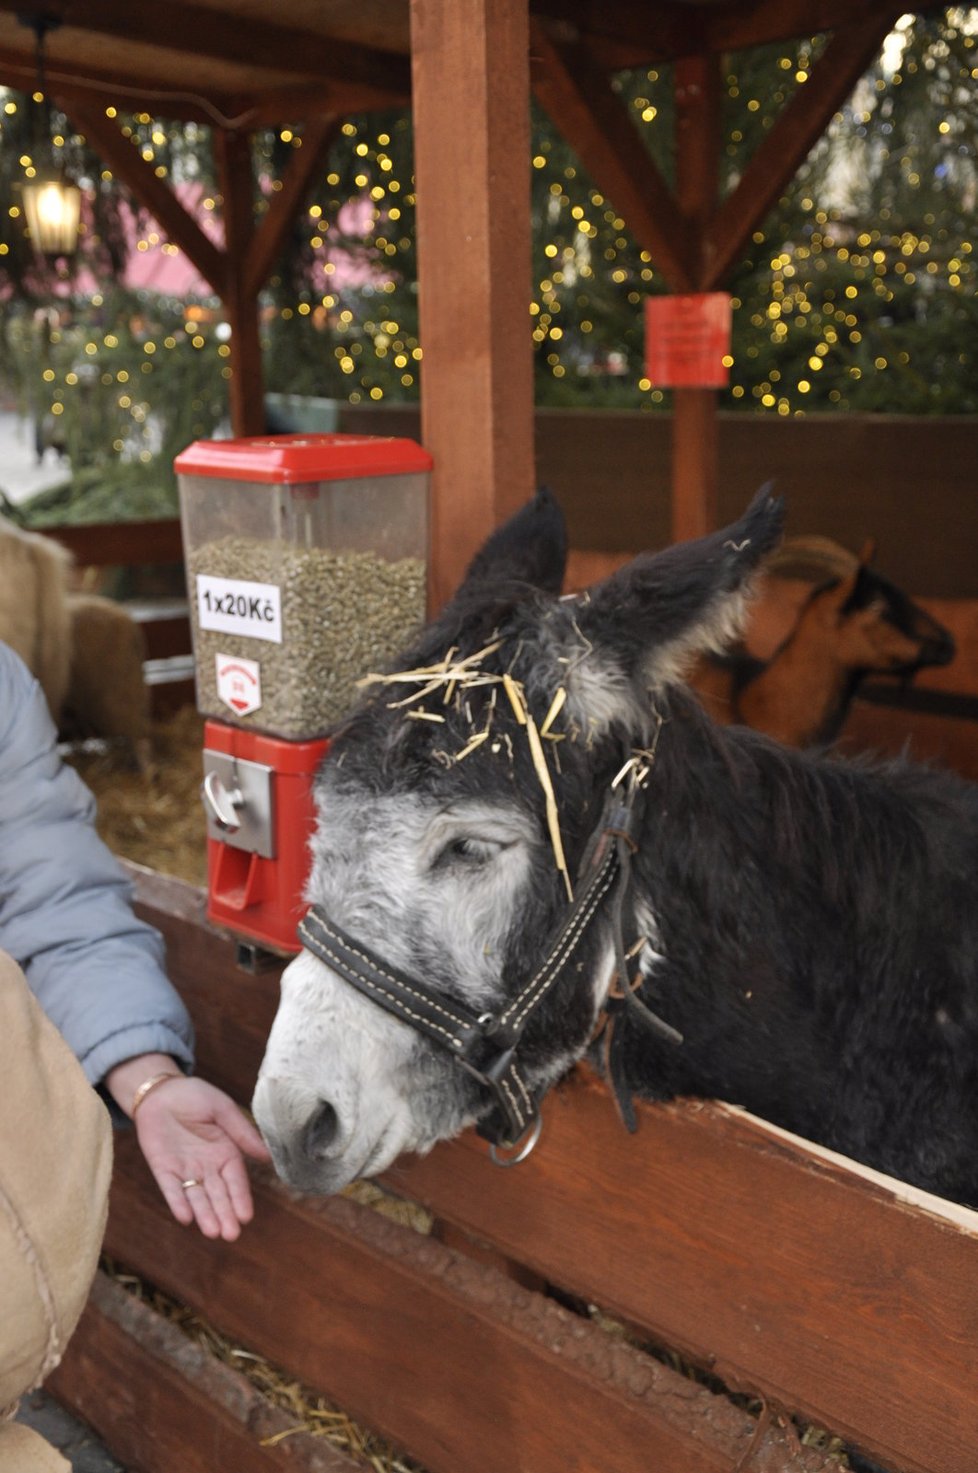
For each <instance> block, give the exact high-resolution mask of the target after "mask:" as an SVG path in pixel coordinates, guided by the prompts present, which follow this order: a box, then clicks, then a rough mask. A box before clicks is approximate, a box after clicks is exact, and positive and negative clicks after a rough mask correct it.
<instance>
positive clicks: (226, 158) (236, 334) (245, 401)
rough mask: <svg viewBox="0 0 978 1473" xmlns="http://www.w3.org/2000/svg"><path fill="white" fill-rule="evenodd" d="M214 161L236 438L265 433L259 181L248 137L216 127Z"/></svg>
mask: <svg viewBox="0 0 978 1473" xmlns="http://www.w3.org/2000/svg"><path fill="white" fill-rule="evenodd" d="M213 144H214V162H215V165H216V167H217V177H218V180H219V182H220V188H221V193H222V195H223V196H224V235H225V250H224V262H225V277H224V290H223V291H222V293H221V295H222V298H223V301H224V310H225V312H226V314H227V319H228V325H229V326H230V328H231V342H230V346H231V359H230V367H231V377H230V379H229V380H228V404H229V408H230V411H231V428H232V430H233V432H234V434H235V435H236V436H242V435H260V434H262V432H263V431H264V429H265V398H264V391H263V388H262V368H261V338H260V336H259V329H258V292H257V288H254V287H252V286H250V285H249V283H248V281H247V280H246V270H247V262H248V258H249V255H250V252H251V246H252V240H253V238H254V230H255V205H254V192H255V180H254V171H253V168H252V159H251V135H250V133H232V132H230V131H229V130H228V129H226V128H215V130H214V134H213Z"/></svg>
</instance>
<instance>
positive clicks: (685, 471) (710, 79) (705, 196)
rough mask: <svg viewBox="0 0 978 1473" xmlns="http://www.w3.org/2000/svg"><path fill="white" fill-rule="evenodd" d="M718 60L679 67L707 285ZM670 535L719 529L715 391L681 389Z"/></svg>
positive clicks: (690, 200) (686, 169) (676, 404)
mask: <svg viewBox="0 0 978 1473" xmlns="http://www.w3.org/2000/svg"><path fill="white" fill-rule="evenodd" d="M718 67H719V62H718V60H717V58H716V57H713V56H705V55H704V56H691V57H684V58H683V59H681V60H680V61H677V62H676V66H675V92H676V193H677V196H678V199H679V205H680V208H681V210H682V212H683V214H684V215H685V217H686V220H687V223H688V227H689V232H688V236H687V240H688V242H689V253H690V263H691V268H692V270H691V274H692V276H693V279H694V281H695V282H696V283H697V289H698V288H699V283H700V282H701V281H702V273H703V264H704V263H703V242H704V239H705V233H706V229H707V227H708V225H709V222H710V220H711V218H712V216H713V212H714V210H715V209H716V199H717V162H718V151H719V147H720V127H719V124H720V77H719V71H718ZM672 436H673V438H672V536H673V540H674V541H675V542H683V541H686V540H687V539H688V538H691V537H701V536H703V534H704V533H705V532H709V531H710V530H711V529H712V528H713V527H715V526H716V523H717V482H718V479H719V472H720V468H719V456H718V444H717V393H716V390H715V389H676V390H674V393H673V429H672Z"/></svg>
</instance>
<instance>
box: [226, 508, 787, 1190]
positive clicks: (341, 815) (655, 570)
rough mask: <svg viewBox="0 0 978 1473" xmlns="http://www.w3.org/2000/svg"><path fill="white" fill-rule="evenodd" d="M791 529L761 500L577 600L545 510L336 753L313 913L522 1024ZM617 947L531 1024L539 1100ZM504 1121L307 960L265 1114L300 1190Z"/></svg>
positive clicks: (367, 709)
mask: <svg viewBox="0 0 978 1473" xmlns="http://www.w3.org/2000/svg"><path fill="white" fill-rule="evenodd" d="M780 524H781V512H780V505H779V503H777V502H775V501H774V500H772V498H771V497H770V496H769V495H768V494H767V492H766V491H765V492H762V493H760V494H759V495H758V497H757V498H756V499H755V501H754V503H753V504H752V506H751V507H750V509H749V510H748V511H747V513H746V514H745V515H744V516H743V517H742V519H741V520H740V521H739V522H738V523H736V524H735V525H734V526H732V527H730V528H728V529H726V530H724V531H721V532H718V533H716V534H714V535H711V536H709V537H706V538H703V539H701V540H699V541H697V542H691V543H686V544H681V545H677V546H675V547H670V548H668V549H666V550H665V551H664V552H662V553H660V554H658V555H654V556H653V555H643V556H642V557H640V558H637V559H636V560H635V561H634V562H633V563H631V564H629V565H628V566H627V567H626V568H623V569H622V570H620V571H619V572H618V573H616V574H615V575H613V576H612V577H611V578H609V579H608V580H607V581H606V582H605V583H602V584H600V585H598V587H597V588H595V589H592V590H591V591H590V592H589V593H587V594H584V595H581V596H579V597H577V598H567V599H561V598H559V597H558V596H557V595H556V592H555V590H556V589H557V588H558V587H559V583H560V572H561V570H562V564H563V548H564V531H563V525H562V519H561V518H560V515H559V511H558V509H557V507H556V503H555V502H554V501H553V499H552V498H551V497H549V495H548V494H547V493H541V494H540V495H538V497H537V498H536V499H535V500H534V501H533V502H532V503H530V504H529V506H528V507H526V508H524V510H523V511H522V512H521V513H519V514H517V516H516V517H515V518H513V519H512V520H511V521H510V522H509V523H508V524H507V525H506V526H505V527H503V528H501V529H499V531H497V532H496V533H495V534H494V535H493V536H492V537H491V538H490V539H489V541H488V542H487V544H486V545H485V547H483V549H482V550H481V552H480V553H479V554H478V555H477V557H476V558H475V560H474V561H473V563H472V565H471V566H470V569H469V572H468V574H467V576H466V578H465V580H464V582H463V584H462V586H461V588H460V589H459V591H458V592H457V594H456V595H455V597H454V598H453V599H452V601H451V603H450V604H449V605H448V606H447V607H446V608H445V610H444V611H443V612H442V614H441V615H440V617H439V618H438V619H437V620H436V621H435V622H434V623H433V624H431V625H429V626H428V628H427V629H425V630H424V631H423V632H422V633H421V635H420V637H419V639H418V641H417V642H416V643H415V644H414V646H413V647H412V648H410V649H409V650H408V651H407V652H406V653H405V654H404V655H403V657H402V658H401V659H400V661H399V662H398V666H397V669H396V670H395V671H393V672H391V673H388V674H386V675H383V676H374V677H371V678H370V679H369V680H368V681H367V682H366V683H365V686H364V688H365V695H364V698H363V700H362V702H361V704H360V705H359V706H358V707H357V708H356V709H355V710H354V711H353V712H352V713H351V715H350V717H349V719H348V720H347V722H346V723H345V725H344V726H343V727H342V728H341V729H340V730H339V731H337V732H336V733H335V734H334V736H333V739H332V742H331V745H330V749H329V752H328V755H327V757H326V760H325V762H324V764H323V767H322V769H321V771H320V773H319V775H318V778H317V784H316V801H317V808H318V826H317V829H316V832H315V834H314V836H313V839H312V843H311V849H312V868H311V874H310V878H309V882H308V887H307V899H308V900H309V902H310V903H311V905H312V906H313V907H314V908H315V911H314V914H321V915H323V916H325V917H328V918H329V920H330V922H331V923H333V924H334V925H335V926H337V927H339V928H342V931H343V932H344V933H345V934H346V936H347V937H348V938H350V944H351V946H352V947H353V948H354V949H357V948H362V951H363V954H364V956H366V957H369V959H370V961H371V963H378V964H379V966H380V968H381V970H384V969H388V970H392V971H394V972H396V973H397V974H399V975H401V976H403V977H406V978H408V979H409V984H408V985H409V987H410V986H411V985H413V984H411V982H410V979H416V981H417V983H420V984H421V985H422V987H423V989H424V990H425V992H426V993H427V995H428V997H434V998H435V1000H436V1004H437V1000H438V999H441V1000H443V1001H444V1003H445V1004H446V1006H448V1005H451V1006H461V1007H464V1008H465V1009H467V1010H469V1011H470V1012H471V1013H472V1014H473V1015H475V1016H476V1017H478V1016H479V1015H484V1014H490V1013H492V1012H493V1011H494V1010H496V1011H497V1012H498V1010H499V1009H500V1008H502V1007H505V1004H506V1000H507V999H508V998H512V997H513V996H514V994H517V993H518V992H519V990H520V989H521V988H522V987H523V985H524V984H525V982H526V981H527V978H528V977H529V976H530V975H531V974H532V972H533V969H534V968H535V967H537V966H538V964H539V963H540V960H541V958H542V956H543V955H544V954H545V952H546V949H547V940H548V937H549V936H550V935H551V934H552V933H553V932H554V931H555V929H556V928H558V927H559V924H560V921H561V919H562V917H563V916H564V915H565V914H566V908H567V906H568V896H569V893H570V891H571V889H572V887H573V885H574V882H575V877H576V874H577V868H578V865H579V863H580V860H581V856H582V854H583V851H584V849H585V847H586V844H587V840H588V837H589V834H590V832H591V830H592V829H593V828H594V825H595V823H596V820H597V816H598V813H599V811H600V809H601V807H602V803H603V800H604V796H605V792H606V789H607V788H608V786H609V784H610V782H611V780H612V778H613V777H614V775H615V773H616V772H617V771H618V770H619V768H620V767H621V765H622V762H623V753H625V754H626V755H627V753H628V752H629V751H630V750H631V749H632V748H635V747H643V746H646V745H647V744H648V743H649V740H650V736H651V733H652V732H653V730H654V728H655V726H656V724H657V715H656V712H657V710H658V711H659V712H661V711H663V710H664V709H665V708H666V707H668V704H669V702H670V701H672V700H673V699H675V700H677V701H680V702H683V701H684V700H685V699H686V697H685V696H684V694H683V693H682V687H681V686H679V687H678V688H677V689H676V690H675V691H674V687H675V686H676V683H677V682H679V681H681V678H682V674H683V671H684V667H685V665H686V663H687V662H688V661H689V660H691V659H692V658H693V657H695V655H696V654H697V653H699V652H700V651H702V650H704V649H707V648H718V647H720V646H721V645H723V644H724V643H725V642H726V641H727V640H728V639H729V638H730V637H732V636H733V635H734V634H735V633H736V631H737V624H738V620H739V617H740V613H741V607H742V605H743V603H744V601H745V597H746V591H747V584H748V582H749V578H750V575H751V573H752V571H753V569H754V568H755V566H756V564H757V563H758V561H759V559H760V558H761V557H762V556H763V555H764V554H765V553H766V552H768V551H770V549H771V547H772V546H773V545H774V543H775V542H776V541H777V539H778V537H779V535H780ZM609 938H610V929H609V926H608V925H607V923H606V922H605V921H604V919H603V918H602V917H600V916H599V917H598V920H597V921H596V923H595V924H594V925H592V926H591V927H590V929H589V931H588V934H587V937H586V939H585V940H584V941H583V943H582V944H581V946H580V947H579V949H578V950H577V951H576V953H575V960H574V964H573V966H572V967H570V968H569V969H568V970H567V971H566V973H564V974H562V975H561V978H560V982H559V985H558V986H556V987H555V988H554V991H553V993H552V994H551V995H549V996H548V997H547V999H546V1001H545V1002H544V1003H543V1004H542V1005H541V1006H540V1007H539V1009H538V1010H537V1011H536V1012H534V1013H533V1015H532V1017H531V1018H530V1019H529V1020H528V1021H527V1023H526V1027H525V1030H524V1031H523V1033H522V1036H521V1038H520V1040H519V1046H518V1047H519V1055H520V1061H521V1069H522V1077H523V1078H524V1079H525V1081H526V1082H527V1084H528V1086H529V1088H530V1089H531V1090H532V1091H533V1092H535V1093H537V1094H539V1093H542V1092H543V1091H544V1090H545V1089H546V1088H547V1087H548V1086H549V1085H550V1084H551V1083H553V1082H554V1080H555V1079H556V1078H558V1077H559V1075H560V1074H561V1073H563V1072H564V1071H565V1070H566V1069H567V1067H568V1066H569V1064H570V1063H571V1062H572V1061H573V1060H574V1059H576V1058H578V1057H580V1056H581V1054H582V1053H583V1052H584V1050H585V1048H586V1047H587V1044H588V1040H589V1038H590V1036H591V1034H592V1031H593V1028H594V1025H595V1021H596V1018H597V1016H598V1013H599V1011H600V1008H601V1005H602V1002H603V1000H604V995H605V992H606V990H607V986H608V982H609V978H610V967H609V960H610V939H609ZM408 995H409V996H410V993H409V994H408ZM419 995H420V994H419ZM493 1108H494V1105H493V1101H492V1099H491V1098H490V1095H489V1093H488V1092H487V1090H486V1088H485V1085H484V1083H481V1082H480V1081H479V1080H478V1079H477V1078H474V1077H473V1076H472V1075H471V1074H470V1073H469V1072H468V1071H467V1070H466V1069H464V1068H460V1067H459V1066H458V1064H457V1062H456V1060H455V1059H454V1058H453V1057H452V1053H451V1050H450V1049H447V1048H442V1047H439V1045H438V1043H437V1042H435V1041H432V1039H431V1038H430V1037H428V1036H423V1035H422V1034H421V1033H419V1032H417V1031H416V1030H415V1029H414V1028H413V1027H412V1026H411V1025H410V1022H409V1021H405V1019H404V1016H403V1014H402V1015H401V1016H392V1015H391V1014H390V1013H389V1012H387V1011H385V1010H384V1009H382V1008H381V1007H380V1006H378V1005H377V1004H376V1003H375V1002H374V1001H371V1000H370V998H368V997H364V996H362V995H361V993H360V992H359V991H358V990H356V989H355V988H354V987H353V986H351V985H350V983H349V982H347V981H344V980H343V979H342V977H341V976H340V975H338V972H337V970H336V969H335V968H334V967H332V966H331V965H329V964H328V963H327V962H326V961H324V960H322V959H320V956H319V955H313V954H312V953H311V952H310V951H308V950H307V951H303V952H302V953H301V954H300V955H299V956H298V957H297V958H296V959H295V960H294V961H293V962H291V963H290V965H289V966H288V968H287V969H286V971H285V974H284V976H283V979H282V1000H281V1004H280V1008H279V1012H278V1015H277V1017H276V1019H275V1023H274V1025H273V1028H272V1032H271V1035H270V1037H269V1041H268V1047H267V1051H266V1055H265V1059H264V1062H263V1064H262V1069H261V1074H260V1077H259V1080H258V1086H257V1089H256V1093H255V1099H254V1109H255V1114H256V1117H257V1119H258V1122H259V1125H260V1127H261V1129H262V1131H263V1133H264V1135H265V1137H266V1139H267V1141H268V1143H269V1145H270V1147H271V1150H272V1153H273V1157H274V1160H275V1164H276V1167H277V1169H278V1170H279V1172H280V1174H281V1175H282V1176H283V1177H284V1178H285V1179H286V1180H287V1181H288V1182H290V1183H291V1184H292V1185H293V1186H295V1187H297V1188H299V1189H300V1190H306V1191H316V1192H332V1191H337V1190H339V1189H340V1188H341V1187H343V1186H344V1185H345V1184H346V1183H347V1182H349V1181H351V1180H352V1179H353V1178H354V1177H357V1176H361V1175H371V1174H374V1173H377V1172H379V1171H381V1170H383V1169H384V1168H386V1167H387V1166H389V1165H390V1163H391V1162H392V1161H393V1160H394V1158H395V1157H396V1156H398V1155H399V1154H400V1153H401V1152H402V1151H405V1150H414V1151H423V1150H427V1149H428V1148H430V1147H431V1146H432V1145H433V1144H434V1143H435V1141H437V1140H439V1139H441V1138H445V1137H448V1136H451V1135H454V1134H456V1133H457V1132H458V1131H459V1130H461V1129H462V1128H463V1127H464V1126H465V1125H468V1124H471V1123H473V1122H476V1121H479V1120H480V1119H484V1117H486V1116H487V1115H488V1114H489V1113H490V1112H491V1111H492V1110H493Z"/></svg>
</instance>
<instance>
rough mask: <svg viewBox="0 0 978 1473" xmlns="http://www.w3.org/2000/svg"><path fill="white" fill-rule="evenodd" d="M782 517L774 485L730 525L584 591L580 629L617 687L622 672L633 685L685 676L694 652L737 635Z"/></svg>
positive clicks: (664, 682) (634, 564)
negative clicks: (755, 577)
mask: <svg viewBox="0 0 978 1473" xmlns="http://www.w3.org/2000/svg"><path fill="white" fill-rule="evenodd" d="M783 521H784V509H783V504H782V501H781V498H780V497H775V496H773V495H772V494H771V483H768V484H767V485H766V486H764V487H762V489H761V490H760V491H759V492H758V493H757V495H756V496H755V497H754V500H753V501H752V502H751V504H750V506H749V507H748V509H747V511H746V512H745V513H744V515H743V516H742V517H741V518H740V520H739V521H737V522H734V523H733V524H732V525H731V526H729V527H725V528H723V529H722V530H721V531H719V532H712V533H710V535H709V536H707V537H700V538H698V539H697V540H696V541H695V542H680V543H677V544H675V545H674V546H672V547H667V548H666V549H665V550H664V551H663V552H660V553H654V554H643V555H642V556H641V557H638V558H636V559H635V560H634V561H633V562H631V563H628V564H626V566H625V567H623V568H620V569H619V570H618V572H617V573H613V574H612V575H611V577H610V578H606V579H605V580H604V582H603V583H599V584H598V585H597V586H596V587H595V588H592V589H591V590H590V592H589V593H588V594H586V595H585V596H584V599H583V600H582V605H581V608H580V610H579V612H578V614H577V623H578V626H579V628H580V630H581V633H582V634H583V635H584V636H585V638H586V639H587V640H588V641H589V643H590V645H592V646H593V649H594V652H595V654H596V656H597V658H598V660H599V661H600V662H601V663H603V664H604V665H605V666H609V664H610V665H611V666H612V667H613V668H614V670H615V671H616V672H617V675H618V684H619V686H620V684H621V677H622V676H624V677H625V679H626V681H628V682H630V683H631V685H632V687H633V688H634V686H635V685H637V684H641V685H642V686H644V687H646V688H653V689H654V688H656V687H660V686H663V685H667V684H669V683H671V682H675V681H677V680H681V679H682V678H683V676H684V674H685V671H686V669H687V667H688V666H689V664H690V663H691V661H692V660H693V659H694V658H695V656H696V655H698V654H701V653H704V652H706V651H708V650H720V649H723V648H724V647H725V646H726V645H727V644H728V643H729V642H730V640H731V639H733V638H734V637H735V636H736V635H737V634H738V633H739V631H740V625H741V622H742V620H743V615H744V608H745V604H746V596H747V593H748V591H749V586H750V581H751V575H752V574H753V573H754V571H755V569H756V568H757V566H758V564H759V563H760V561H761V559H762V558H763V557H765V556H766V555H767V553H769V552H770V551H771V550H772V549H773V548H774V547H775V546H777V544H778V542H779V541H780V539H781V533H782V527H783Z"/></svg>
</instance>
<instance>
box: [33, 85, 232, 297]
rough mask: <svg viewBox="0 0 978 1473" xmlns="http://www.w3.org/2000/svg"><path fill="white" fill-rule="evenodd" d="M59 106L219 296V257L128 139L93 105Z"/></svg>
mask: <svg viewBox="0 0 978 1473" xmlns="http://www.w3.org/2000/svg"><path fill="white" fill-rule="evenodd" d="M57 102H58V106H59V107H60V108H61V109H62V110H63V111H64V112H65V113H66V114H67V116H68V117H69V118H70V119H71V121H72V123H73V124H74V126H75V127H76V128H77V129H78V131H79V132H80V133H84V135H85V137H86V138H87V139H88V140H89V142H90V143H91V144H92V146H93V147H94V149H95V150H96V152H97V153H98V154H99V156H100V157H101V158H102V159H104V161H105V163H106V164H108V166H109V168H110V169H111V170H112V172H113V174H115V175H116V176H117V177H118V178H119V179H121V180H122V182H123V184H125V186H126V188H127V189H129V190H131V191H132V193H133V194H134V195H135V196H136V198H137V199H138V200H139V202H140V204H142V205H145V207H146V209H147V210H149V212H150V214H151V215H152V216H153V217H154V219H156V220H157V221H158V222H159V224H160V225H161V226H162V228H163V230H164V231H165V232H166V234H167V236H168V237H169V239H170V240H171V241H172V242H173V244H174V245H176V246H179V247H180V249H181V250H182V251H183V253H184V255H185V256H187V257H188V259H189V260H190V261H192V262H193V264H194V266H195V267H196V269H197V270H198V271H199V272H200V274H201V276H202V277H203V278H204V280H205V281H206V282H207V283H208V284H209V285H210V286H211V287H212V288H213V289H214V291H215V292H216V293H217V294H218V295H221V294H222V293H223V290H224V275H225V273H224V262H223V259H222V255H221V251H220V250H219V249H218V247H217V246H216V245H215V244H214V242H213V241H212V240H210V239H209V237H208V236H206V235H205V234H204V232H203V231H202V230H201V228H200V226H199V225H198V224H197V222H196V220H195V219H194V218H193V216H192V215H191V214H189V212H188V211H187V210H185V209H184V208H183V206H182V205H181V204H180V202H179V200H178V199H177V198H176V196H175V195H174V193H173V190H172V189H171V188H170V186H169V185H168V184H167V183H165V181H164V180H162V179H160V178H158V177H157V175H156V173H155V172H154V170H153V166H152V165H151V164H148V163H147V162H146V160H145V159H144V158H143V156H142V154H140V152H139V150H138V149H137V148H135V147H134V146H133V145H132V144H131V143H130V141H129V139H128V138H126V137H125V136H124V134H123V133H122V131H121V129H120V128H119V126H118V124H117V123H115V122H113V120H112V119H111V118H108V117H106V115H105V110H104V108H102V107H98V106H96V105H95V104H93V103H89V102H82V101H81V100H80V99H78V98H61V97H60V95H59V96H58V98H57Z"/></svg>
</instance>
